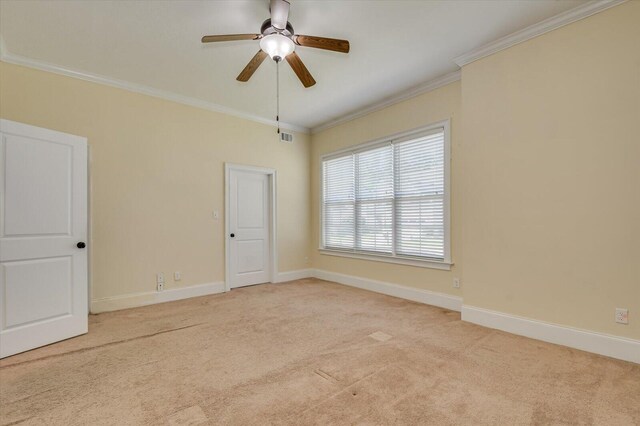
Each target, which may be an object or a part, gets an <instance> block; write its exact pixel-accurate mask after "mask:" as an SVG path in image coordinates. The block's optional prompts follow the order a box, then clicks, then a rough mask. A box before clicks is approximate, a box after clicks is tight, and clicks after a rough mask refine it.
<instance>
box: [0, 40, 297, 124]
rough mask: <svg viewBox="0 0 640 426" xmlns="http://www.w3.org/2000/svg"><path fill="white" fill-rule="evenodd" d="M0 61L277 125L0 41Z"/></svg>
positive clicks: (250, 115) (230, 109)
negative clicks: (19, 51) (22, 52)
mask: <svg viewBox="0 0 640 426" xmlns="http://www.w3.org/2000/svg"><path fill="white" fill-rule="evenodd" d="M0 61H2V62H7V63H10V64H14V65H21V66H24V67H28V68H33V69H37V70H40V71H47V72H51V73H54V74H60V75H64V76H67V77H72V78H77V79H80V80H84V81H90V82H92V83H98V84H102V85H105V86H111V87H116V88H118V89H123V90H127V91H130V92H135V93H140V94H143V95H147V96H153V97H155V98H160V99H164V100H168V101H172V102H177V103H179V104H183V105H188V106H192V107H195V108H200V109H206V110H208V111H214V112H219V113H222V114H227V115H231V116H234V117H238V118H242V119H245V120H250V121H254V122H257V123H261V124H266V125H269V126H274V127H275V126H277V123H276V121H275V120H269V119H267V118H263V117H259V116H257V115H253V114H247V113H244V112H242V111H238V110H235V109H232V108H227V107H224V106H222V105H218V104H215V103H213V102H208V101H204V100H202V99H197V98H192V97H189V96H183V95H179V94H177V93H173V92H169V91H166V90H160V89H156V88H153V87H149V86H144V85H142V84H137V83H131V82H128V81H124V80H118V79H114V78H110V77H105V76H102V75H97V74H91V73H86V72H82V71H76V70H73V69H69V68H64V67H61V66H58V65H54V64H50V63H47V62H42V61H38V60H35V59H31V58H27V57H24V56H19V55H14V54H12V53H10V52H9V51H8V50H7V46H6V45H5V44H4V40H3V39H2V38H0ZM280 128H281V129H286V130H290V131H294V132H300V133H306V134H308V133H309V129H308V128H306V127H302V126H298V125H295V124H290V123H283V122H280Z"/></svg>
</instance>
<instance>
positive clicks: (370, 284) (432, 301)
mask: <svg viewBox="0 0 640 426" xmlns="http://www.w3.org/2000/svg"><path fill="white" fill-rule="evenodd" d="M313 276H314V277H316V278H319V279H321V280H327V281H333V282H336V283H339V284H344V285H348V286H351V287H357V288H361V289H363V290H369V291H374V292H376V293H382V294H386V295H389V296H394V297H399V298H401V299H407V300H413V301H414V302H420V303H425V304H427V305H433V306H438V307H441V308H446V309H451V310H452V311H458V312H460V309H461V308H462V298H460V297H457V296H451V295H449V294H444V293H436V292H435V291H429V290H423V289H419V288H414V287H407V286H403V285H400V284H393V283H387V282H384V281H376V280H371V279H368V278H361V277H356V276H353V275H345V274H338V273H336V272H331V271H325V270H322V269H316V270H315V271H314V273H313Z"/></svg>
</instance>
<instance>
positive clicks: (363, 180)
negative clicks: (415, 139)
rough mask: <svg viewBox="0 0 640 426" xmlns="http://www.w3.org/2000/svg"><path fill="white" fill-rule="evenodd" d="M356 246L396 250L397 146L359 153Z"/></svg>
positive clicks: (360, 248)
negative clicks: (395, 169) (395, 157)
mask: <svg viewBox="0 0 640 426" xmlns="http://www.w3.org/2000/svg"><path fill="white" fill-rule="evenodd" d="M355 166H356V247H355V248H356V250H360V251H369V252H376V253H388V254H391V253H392V248H393V147H392V146H391V144H389V145H387V146H383V147H380V148H376V149H372V150H368V151H364V152H358V153H356V154H355Z"/></svg>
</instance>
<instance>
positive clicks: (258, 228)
mask: <svg viewBox="0 0 640 426" xmlns="http://www.w3.org/2000/svg"><path fill="white" fill-rule="evenodd" d="M273 179H274V172H273V171H269V170H261V169H258V168H250V167H243V166H228V168H227V185H228V187H227V191H228V192H227V207H226V214H227V247H228V250H227V268H228V274H227V283H228V286H229V287H230V288H234V287H242V286H247V285H252V284H260V283H265V282H269V281H270V280H271V269H272V257H271V256H272V253H271V241H272V235H271V231H270V228H271V219H272V214H271V206H272V201H271V198H272V197H271V195H272V189H271V188H272V185H271V182H273Z"/></svg>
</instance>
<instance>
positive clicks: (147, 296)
mask: <svg viewBox="0 0 640 426" xmlns="http://www.w3.org/2000/svg"><path fill="white" fill-rule="evenodd" d="M216 293H224V282H216V283H207V284H199V285H193V286H189V287H179V288H171V289H168V290H164V291H161V292H157V291H148V292H144V293H134V294H125V295H122V296H114V297H104V298H101V299H93V300H92V301H91V313H92V314H98V313H100V312H108V311H117V310H120V309H127V308H135V307H138V306H146V305H153V304H156V303H164V302H173V301H174V300H182V299H188V298H190V297H198V296H206V295H208V294H216Z"/></svg>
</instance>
